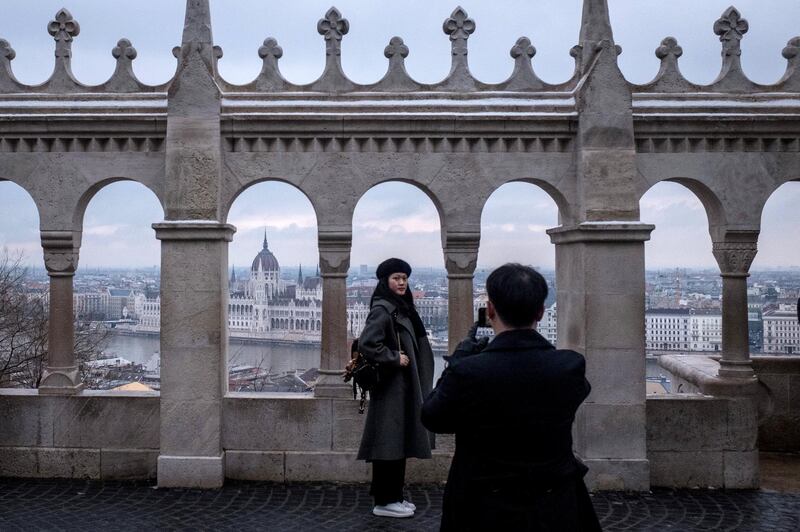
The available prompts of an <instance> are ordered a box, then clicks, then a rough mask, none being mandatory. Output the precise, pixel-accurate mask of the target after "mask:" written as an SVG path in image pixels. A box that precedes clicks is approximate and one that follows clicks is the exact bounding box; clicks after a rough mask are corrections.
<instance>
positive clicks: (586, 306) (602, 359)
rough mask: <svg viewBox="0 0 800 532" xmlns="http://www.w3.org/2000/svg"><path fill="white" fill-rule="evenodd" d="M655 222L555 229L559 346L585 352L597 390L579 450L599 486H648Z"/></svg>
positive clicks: (583, 412) (578, 434)
mask: <svg viewBox="0 0 800 532" xmlns="http://www.w3.org/2000/svg"><path fill="white" fill-rule="evenodd" d="M653 228H654V226H652V225H647V224H642V223H638V222H617V223H603V222H587V223H582V224H578V225H576V226H571V227H559V228H555V229H550V230H549V231H548V233H549V234H550V238H551V239H552V241H553V243H554V244H555V245H556V285H557V287H558V295H557V299H558V345H559V347H560V348H562V349H574V350H575V351H578V352H580V353H583V354H584V355H585V357H586V376H587V378H588V379H589V382H590V383H591V385H592V393H591V395H589V397H588V399H587V400H586V402H585V403H584V404H583V406H582V407H581V408H580V410H579V411H578V415H577V417H576V421H575V449H576V452H577V454H578V455H579V456H580V457H581V458H582V459H583V460H584V461H585V462H586V464H587V465H588V466H589V468H590V472H589V476H588V480H589V483H590V485H591V486H592V487H594V488H597V489H620V490H646V489H649V485H650V466H649V462H648V460H647V449H646V436H647V434H646V426H645V425H646V416H645V397H646V393H645V354H644V346H645V340H644V338H645V336H644V333H645V321H644V289H645V283H644V242H645V241H646V240H648V239H649V238H650V232H651V231H652V230H653Z"/></svg>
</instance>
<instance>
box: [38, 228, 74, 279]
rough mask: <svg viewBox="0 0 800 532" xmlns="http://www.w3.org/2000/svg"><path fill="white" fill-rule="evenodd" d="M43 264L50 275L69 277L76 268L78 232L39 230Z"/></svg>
mask: <svg viewBox="0 0 800 532" xmlns="http://www.w3.org/2000/svg"><path fill="white" fill-rule="evenodd" d="M40 234H41V239H42V248H43V249H44V265H45V268H47V274H48V275H50V277H71V276H73V275H75V270H77V269H78V255H79V250H80V245H81V244H80V233H76V232H74V231H41V233H40Z"/></svg>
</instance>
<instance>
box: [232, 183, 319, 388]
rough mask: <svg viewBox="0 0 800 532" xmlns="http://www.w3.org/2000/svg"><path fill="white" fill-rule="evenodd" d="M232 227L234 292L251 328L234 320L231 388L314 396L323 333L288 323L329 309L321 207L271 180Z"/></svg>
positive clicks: (255, 191)
mask: <svg viewBox="0 0 800 532" xmlns="http://www.w3.org/2000/svg"><path fill="white" fill-rule="evenodd" d="M228 223H230V224H233V225H234V226H235V227H236V233H235V234H234V238H233V242H232V243H231V244H230V247H229V253H228V274H229V277H230V280H229V283H228V288H229V294H230V300H231V301H233V302H235V303H236V304H237V305H238V307H239V309H240V312H241V316H240V319H241V321H242V323H243V324H244V325H243V326H241V327H233V325H232V324H231V319H230V316H229V318H228V319H229V334H228V372H229V378H228V389H229V390H230V391H231V392H264V393H269V392H297V393H304V392H310V391H311V390H313V387H314V385H315V382H316V375H317V371H316V369H317V368H319V364H320V340H321V337H320V332H319V331H310V330H304V329H303V328H302V327H301V326H300V323H301V322H300V320H299V319H297V320H296V319H287V318H284V317H285V316H291V315H292V314H291V312H292V309H293V308H294V307H296V306H300V305H301V304H304V302H306V301H308V302H309V304H311V305H315V306H316V307H317V308H318V310H319V311H320V312H321V310H322V297H323V294H322V279H321V278H320V277H319V273H318V268H317V261H318V260H319V250H318V246H317V218H316V214H315V213H314V208H313V206H312V205H311V202H310V201H309V200H308V198H306V196H305V195H304V194H303V193H302V192H300V191H299V190H298V189H296V188H295V187H293V186H291V185H288V184H286V183H281V182H277V181H269V182H264V183H259V184H256V185H253V186H251V187H250V188H248V189H247V190H245V191H244V192H242V194H241V195H240V196H239V197H238V198H237V199H236V201H235V202H234V203H233V205H232V206H231V210H230V213H229V214H228Z"/></svg>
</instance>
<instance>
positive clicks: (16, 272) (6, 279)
mask: <svg viewBox="0 0 800 532" xmlns="http://www.w3.org/2000/svg"><path fill="white" fill-rule="evenodd" d="M26 276H27V269H26V268H25V267H24V266H23V255H22V253H15V254H12V253H10V252H9V251H8V249H7V248H3V249H2V250H0V386H6V387H16V388H38V387H39V384H40V383H41V380H42V374H43V371H44V367H45V363H46V360H47V345H48V344H47V333H48V326H49V314H48V308H47V294H43V293H36V292H31V291H29V290H27V289H26V287H25V278H26ZM105 340H106V332H105V331H104V330H91V329H90V328H88V327H87V328H86V329H85V330H78V331H76V334H75V346H74V349H75V356H76V360H77V362H78V364H79V366H80V367H81V370H82V373H84V374H85V372H86V367H87V364H86V362H88V361H89V360H92V359H94V358H97V355H98V354H99V353H100V352H101V350H102V347H103V345H104V343H105Z"/></svg>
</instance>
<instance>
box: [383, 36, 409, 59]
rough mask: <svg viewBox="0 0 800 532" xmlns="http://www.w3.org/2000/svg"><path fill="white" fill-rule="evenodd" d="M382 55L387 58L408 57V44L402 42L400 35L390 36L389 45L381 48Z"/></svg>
mask: <svg viewBox="0 0 800 532" xmlns="http://www.w3.org/2000/svg"><path fill="white" fill-rule="evenodd" d="M383 55H385V56H386V57H387V58H388V59H394V58H396V57H397V58H399V59H405V58H406V57H408V46H406V45H405V44H404V43H403V39H401V38H400V37H392V38H391V39H389V45H388V46H387V47H386V48H384V49H383Z"/></svg>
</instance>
